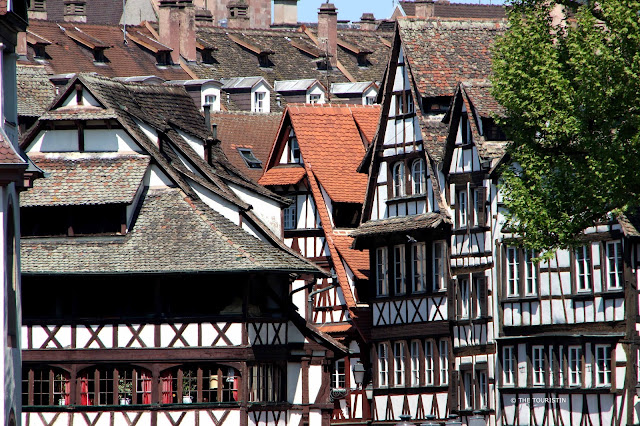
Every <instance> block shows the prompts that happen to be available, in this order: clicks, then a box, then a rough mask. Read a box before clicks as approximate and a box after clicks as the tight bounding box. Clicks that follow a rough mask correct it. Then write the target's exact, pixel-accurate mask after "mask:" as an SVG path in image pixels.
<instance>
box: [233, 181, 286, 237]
mask: <svg viewBox="0 0 640 426" xmlns="http://www.w3.org/2000/svg"><path fill="white" fill-rule="evenodd" d="M228 184H229V187H230V188H231V190H232V191H233V192H234V193H235V194H236V196H237V197H238V198H240V199H241V200H242V201H244V202H245V203H247V204H251V205H252V206H253V212H254V213H255V214H256V216H258V217H259V218H260V220H262V222H263V223H264V224H265V225H267V227H268V228H269V229H270V230H271V231H272V232H273V233H274V234H276V235H280V233H281V232H282V220H281V217H280V212H281V207H280V204H279V203H278V202H277V201H275V200H272V199H270V198H267V197H265V196H264V195H261V194H258V193H257V192H254V191H252V190H250V189H247V188H244V187H241V186H239V185H234V184H232V183H228Z"/></svg>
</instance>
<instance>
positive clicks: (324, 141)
mask: <svg viewBox="0 0 640 426" xmlns="http://www.w3.org/2000/svg"><path fill="white" fill-rule="evenodd" d="M354 110H356V111H359V112H360V114H361V115H365V114H367V113H368V112H370V114H371V115H372V116H374V117H376V119H377V117H378V115H379V112H380V107H379V106H362V105H331V104H325V105H302V104H294V105H289V106H288V108H287V112H285V114H289V117H290V118H291V123H292V125H293V128H294V131H295V133H296V137H297V139H298V144H299V145H300V152H301V154H302V159H303V161H304V163H305V166H308V167H310V168H311V169H312V170H313V172H314V174H315V175H316V177H317V178H318V181H319V182H320V184H321V185H322V187H323V188H324V190H326V191H327V193H328V194H329V197H330V198H331V199H332V200H333V201H334V202H346V203H362V202H363V201H364V194H365V191H366V187H367V176H365V175H364V174H361V173H358V172H357V168H358V166H359V165H360V162H361V161H362V157H364V154H365V149H364V145H363V142H362V138H361V137H360V132H359V131H358V128H357V126H356V121H355V118H354V115H353V111H354ZM356 114H357V113H356ZM364 122H369V120H364ZM365 127H366V126H365Z"/></svg>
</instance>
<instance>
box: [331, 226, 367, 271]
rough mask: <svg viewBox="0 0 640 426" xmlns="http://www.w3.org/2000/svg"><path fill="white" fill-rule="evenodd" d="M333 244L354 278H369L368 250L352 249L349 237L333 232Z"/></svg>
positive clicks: (351, 241) (351, 239) (351, 240)
mask: <svg viewBox="0 0 640 426" xmlns="http://www.w3.org/2000/svg"><path fill="white" fill-rule="evenodd" d="M333 244H334V245H335V247H336V249H337V250H338V253H340V256H342V258H343V259H344V260H345V262H347V265H349V268H351V271H352V272H353V274H354V275H355V276H356V278H358V279H361V280H366V279H367V278H369V250H362V251H360V250H354V249H352V248H351V246H352V244H353V238H352V237H350V236H349V235H339V234H336V233H335V232H334V234H333Z"/></svg>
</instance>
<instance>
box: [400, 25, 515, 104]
mask: <svg viewBox="0 0 640 426" xmlns="http://www.w3.org/2000/svg"><path fill="white" fill-rule="evenodd" d="M505 30H506V24H505V23H504V22H502V21H495V20H488V21H482V20H453V19H450V20H442V19H441V20H432V19H417V18H409V17H407V18H400V19H398V31H399V34H400V38H401V40H402V45H403V47H404V52H405V56H406V58H407V61H408V63H409V66H410V67H411V72H412V75H413V79H414V83H415V87H416V88H417V90H418V92H419V94H420V96H421V97H434V96H452V95H453V93H454V92H455V90H456V86H457V84H458V82H459V81H461V80H468V79H482V78H487V76H489V75H490V74H491V46H492V45H493V42H494V40H495V38H496V37H497V36H499V35H500V34H502V33H504V31H505Z"/></svg>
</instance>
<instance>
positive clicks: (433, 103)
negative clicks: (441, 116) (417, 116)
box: [423, 96, 451, 113]
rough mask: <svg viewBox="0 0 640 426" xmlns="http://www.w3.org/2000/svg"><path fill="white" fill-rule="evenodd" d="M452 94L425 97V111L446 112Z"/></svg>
mask: <svg viewBox="0 0 640 426" xmlns="http://www.w3.org/2000/svg"><path fill="white" fill-rule="evenodd" d="M450 103H451V96H434V97H429V98H424V99H423V106H424V111H425V112H427V113H429V112H430V113H444V112H447V111H448V110H449V104H450Z"/></svg>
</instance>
